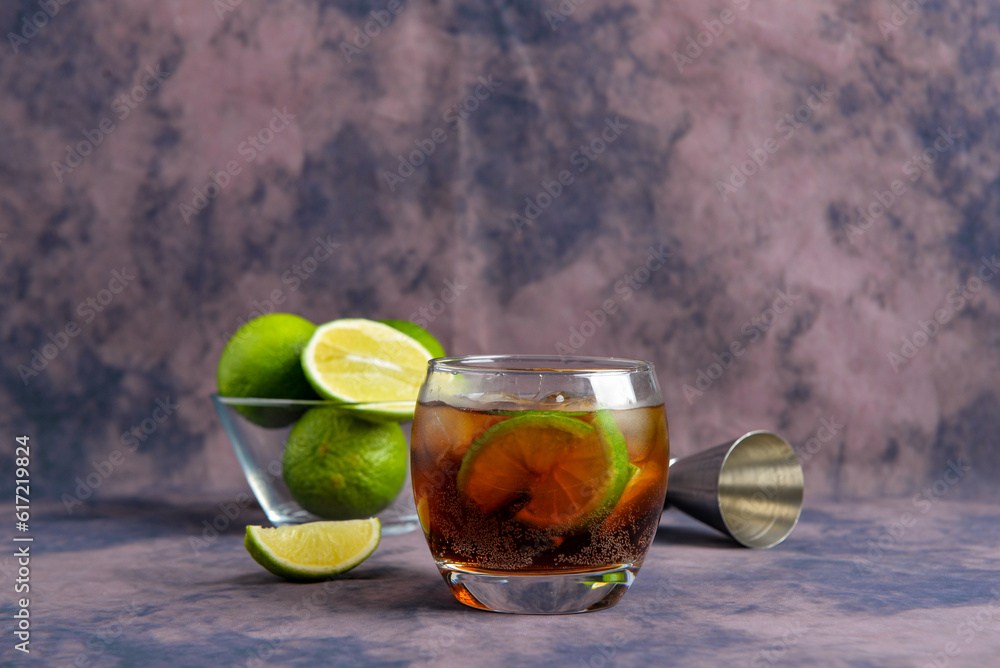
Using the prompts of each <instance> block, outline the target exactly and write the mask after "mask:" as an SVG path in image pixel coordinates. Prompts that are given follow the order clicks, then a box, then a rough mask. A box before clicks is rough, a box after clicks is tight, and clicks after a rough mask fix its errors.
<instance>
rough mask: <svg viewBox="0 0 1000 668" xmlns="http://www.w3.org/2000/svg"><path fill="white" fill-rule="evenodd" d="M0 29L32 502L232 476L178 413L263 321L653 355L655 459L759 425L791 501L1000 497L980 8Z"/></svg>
mask: <svg viewBox="0 0 1000 668" xmlns="http://www.w3.org/2000/svg"><path fill="white" fill-rule="evenodd" d="M53 12H54V13H53ZM50 13H51V14H52V15H49V14H50ZM0 26H2V28H3V32H4V33H5V34H6V39H5V43H4V44H3V45H2V55H0V90H2V91H3V96H2V98H0V145H2V150H0V257H2V265H0V267H2V268H0V275H2V293H3V297H2V302H0V341H2V346H3V347H2V367H3V385H2V388H0V406H2V414H0V427H2V429H0V438H2V439H4V446H3V451H4V452H12V449H13V448H12V446H13V438H14V436H15V435H16V434H19V433H28V434H30V435H32V436H33V437H34V439H35V441H34V443H35V444H36V446H37V450H36V454H35V456H34V460H33V461H34V466H35V469H34V470H33V475H32V477H33V482H34V483H35V484H36V487H35V492H36V494H38V493H43V492H44V493H45V494H47V495H50V496H52V497H54V498H58V497H59V496H60V495H62V494H64V493H70V494H72V493H73V490H74V487H75V482H74V480H75V479H76V478H77V477H78V476H86V475H87V474H88V473H91V472H92V471H93V470H94V468H93V467H94V466H95V465H100V464H101V462H103V461H106V460H107V459H108V458H109V457H110V456H111V454H112V453H113V452H114V451H115V450H119V451H121V452H123V453H125V456H124V461H123V462H122V463H120V464H118V465H116V467H115V470H114V471H113V473H112V474H111V475H110V476H108V477H107V479H106V480H103V481H102V483H101V485H100V488H99V489H97V490H96V492H95V494H96V495H97V496H99V497H108V498H110V497H116V496H129V495H140V496H152V497H155V496H156V495H161V494H176V493H184V492H188V491H196V490H213V491H223V490H225V491H228V490H235V489H238V488H240V487H241V486H242V485H243V484H244V483H243V479H242V475H241V473H240V471H239V468H238V465H237V462H236V460H235V457H234V456H233V454H232V452H231V451H230V449H229V445H228V443H227V442H226V440H225V437H224V435H223V433H222V430H221V427H220V425H219V423H218V420H217V418H216V416H215V414H214V413H213V411H212V409H211V407H210V404H209V401H208V395H209V394H210V393H211V392H212V391H213V390H214V367H215V364H216V361H217V359H218V355H219V353H220V352H221V350H222V347H223V345H224V343H225V341H226V336H227V335H228V334H229V333H231V332H233V331H234V330H235V329H236V327H237V326H238V325H239V323H240V322H241V321H243V320H245V319H246V318H247V317H248V316H249V315H251V314H252V313H253V312H254V310H255V309H259V308H264V309H267V308H268V302H271V301H277V302H280V303H279V305H278V307H279V309H280V310H285V311H291V312H295V313H299V314H301V315H304V316H306V317H308V318H310V319H312V320H314V321H317V322H323V321H326V320H331V319H334V318H337V317H343V316H364V317H372V318H389V317H393V318H410V317H414V318H423V319H424V320H425V321H426V322H427V323H428V328H429V329H431V330H432V331H433V332H434V333H435V334H437V335H439V336H440V337H441V338H442V340H443V341H444V342H445V344H446V346H447V347H448V348H449V349H450V351H452V352H455V353H485V352H536V353H542V352H557V350H558V351H562V352H564V351H565V350H567V349H570V350H575V351H576V352H580V353H583V354H594V355H611V354H613V355H619V356H632V357H640V358H648V359H651V360H653V361H654V362H655V363H656V365H657V368H658V371H659V378H660V381H661V383H662V386H663V389H664V393H665V397H666V401H667V404H668V411H669V415H670V431H671V436H672V441H673V446H674V450H675V452H677V453H680V454H685V453H689V452H693V451H695V450H698V449H700V448H703V447H707V446H709V445H713V444H715V443H717V442H721V441H722V440H724V439H725V438H727V437H730V436H734V435H737V434H739V433H742V432H743V431H745V430H748V429H751V428H771V429H776V430H779V431H780V432H781V433H783V434H784V435H785V436H786V437H787V438H789V440H791V441H793V442H794V443H795V444H796V446H797V447H799V448H800V449H801V450H802V458H803V462H804V466H805V470H806V478H807V484H808V486H809V489H808V494H809V496H810V497H811V498H812V499H817V500H818V499H822V498H824V497H873V496H878V495H900V494H913V493H916V492H918V491H919V490H921V489H923V488H924V487H926V486H927V485H928V484H930V483H933V482H934V481H936V480H939V479H941V478H942V476H943V475H944V474H945V472H946V471H947V470H948V468H949V465H950V464H949V463H951V464H953V465H960V466H968V467H969V468H970V469H971V470H969V471H967V472H965V473H964V474H963V477H962V478H961V482H960V484H957V485H956V486H955V487H954V489H949V491H948V494H949V495H952V496H955V497H959V496H980V497H984V496H986V497H989V498H1000V495H998V492H997V491H996V486H995V484H993V482H994V481H995V480H996V478H997V476H998V475H1000V454H998V450H997V445H998V443H997V434H998V432H1000V411H998V408H1000V407H998V383H997V372H998V369H1000V348H998V332H1000V327H998V325H1000V300H998V294H1000V292H998V288H1000V275H998V273H997V272H998V271H1000V267H998V266H997V264H996V262H997V254H1000V224H998V214H1000V180H998V176H997V173H998V168H1000V151H998V148H1000V123H998V117H997V109H998V107H1000V94H998V93H1000V80H998V78H997V71H998V67H1000V56H998V54H997V45H998V43H1000V12H998V10H997V6H996V4H995V3H993V2H986V1H976V2H959V1H958V0H940V1H938V0H928V1H926V2H900V3H892V2H887V1H885V0H879V1H877V2H874V3H861V2H853V1H851V0H808V1H805V2H796V3H786V2H779V1H778V0H718V1H716V2H710V3H704V2H697V1H695V0H673V1H669V2H657V1H655V0H608V1H605V0H562V2H556V0H551V1H550V2H539V3H534V2H527V1H521V2H500V1H499V0H491V1H487V0H482V1H473V0H466V1H463V0H441V1H435V0H388V1H386V2H383V1H382V0H375V1H374V2H364V1H361V0H341V1H335V0H299V1H296V2H290V1H283V0H270V1H264V2H240V1H239V0H171V2H124V1H123V0H92V1H90V2H75V1H71V2H65V3H62V2H60V3H57V2H41V3H39V2H36V1H35V0H17V1H14V0H10V1H8V2H4V3H3V4H2V6H0ZM413 314H415V315H413ZM734 352H735V353H736V354H734ZM685 386H688V387H685ZM164 406H166V408H164ZM154 415H155V416H159V417H164V418H165V419H163V420H161V421H159V422H156V421H155V420H153V416H154ZM144 420H145V421H146V423H145V424H146V426H147V428H148V427H150V426H151V425H154V424H155V431H153V433H151V434H149V435H146V434H143V439H144V440H142V441H141V442H139V444H138V448H137V449H136V451H135V452H129V451H128V450H127V448H125V447H124V445H123V443H122V440H121V439H122V434H123V433H125V432H126V431H127V430H129V429H130V428H132V427H133V426H136V425H141V424H143V421H144ZM809 439H813V440H809ZM0 463H2V465H3V468H4V470H6V471H10V467H11V466H12V462H11V459H10V458H9V457H5V458H3V460H2V462H0Z"/></svg>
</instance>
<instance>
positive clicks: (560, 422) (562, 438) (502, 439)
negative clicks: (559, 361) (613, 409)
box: [458, 411, 630, 533]
mask: <svg viewBox="0 0 1000 668" xmlns="http://www.w3.org/2000/svg"><path fill="white" fill-rule="evenodd" d="M592 415H593V417H592V418H591V422H592V424H588V423H587V422H585V421H584V420H582V419H579V418H575V417H568V416H565V415H561V414H559V413H556V412H551V411H522V414H521V415H520V416H518V417H513V418H511V419H509V420H506V421H504V422H501V423H499V424H497V425H494V426H493V427H490V428H489V429H488V430H487V431H486V432H484V433H483V435H482V436H480V437H479V438H478V439H477V440H476V441H475V442H474V443H473V444H472V446H471V447H470V448H469V449H468V451H467V452H466V453H465V456H464V457H463V459H462V466H461V468H460V469H459V472H458V489H459V492H460V493H461V494H462V495H463V496H464V497H465V498H467V499H469V500H471V501H472V502H473V503H475V504H476V505H477V506H479V508H480V509H482V510H483V511H484V512H486V513H492V512H496V511H499V510H501V509H503V508H510V509H511V511H512V512H513V518H514V519H515V520H516V521H518V522H521V523H523V524H527V525H529V526H532V527H535V528H539V529H548V530H552V531H556V532H560V533H572V532H575V531H580V530H584V529H587V528H590V527H592V526H594V525H595V524H596V523H598V522H600V521H602V520H603V519H604V518H605V517H607V515H608V513H610V512H611V509H612V508H613V507H614V505H615V504H616V503H617V502H618V499H619V497H621V494H622V490H624V488H625V484H626V483H627V482H628V479H629V476H630V469H629V462H628V450H627V448H626V446H625V439H624V438H623V437H622V434H621V431H620V430H619V429H618V426H617V425H616V424H615V421H614V418H613V417H612V415H611V414H610V412H609V411H597V412H595V413H593V414H592Z"/></svg>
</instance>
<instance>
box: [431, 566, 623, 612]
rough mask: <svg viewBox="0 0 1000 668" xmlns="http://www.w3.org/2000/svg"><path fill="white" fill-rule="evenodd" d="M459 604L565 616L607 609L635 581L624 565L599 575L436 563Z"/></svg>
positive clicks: (599, 571) (498, 610) (600, 571)
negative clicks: (522, 571) (508, 571)
mask: <svg viewBox="0 0 1000 668" xmlns="http://www.w3.org/2000/svg"><path fill="white" fill-rule="evenodd" d="M438 569H439V570H440V571H441V575H442V576H444V580H445V582H447V583H448V586H449V587H451V593H452V594H454V595H455V598H457V599H458V600H459V602H461V603H464V604H465V605H468V606H470V607H473V608H478V609H480V610H490V611H492V612H509V613H516V614H522V615H565V614H571V613H576V612H589V611H591V610H601V609H603V608H610V607H611V606H613V605H614V604H615V603H617V602H618V599H620V598H621V597H622V596H623V595H624V594H625V591H626V590H627V589H628V588H629V585H631V584H632V582H633V581H634V580H635V574H636V572H638V570H639V569H638V568H637V567H636V566H634V565H632V564H623V565H621V566H616V567H614V568H610V569H603V570H598V571H572V572H565V571H564V572H558V571H553V572H545V573H531V574H523V573H502V572H497V571H483V570H476V569H470V568H468V567H464V566H458V565H456V564H451V563H447V562H445V563H441V562H439V563H438Z"/></svg>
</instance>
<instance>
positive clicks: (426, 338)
mask: <svg viewBox="0 0 1000 668" xmlns="http://www.w3.org/2000/svg"><path fill="white" fill-rule="evenodd" d="M379 322H381V323H382V324H384V325H389V326H390V327H392V328H393V329H398V330H399V331H401V332H402V333H403V334H406V335H407V336H409V337H411V338H414V339H416V340H417V343H419V344H420V345H422V346H423V347H424V348H427V352H429V353H430V354H431V357H444V356H445V352H444V346H442V345H441V342H440V341H438V340H437V339H435V338H434V335H433V334H431V333H430V332H428V331H427V330H426V329H424V328H423V327H421V326H420V325H418V324H416V323H413V322H410V321H409V320H380V321H379Z"/></svg>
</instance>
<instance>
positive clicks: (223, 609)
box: [0, 499, 1000, 668]
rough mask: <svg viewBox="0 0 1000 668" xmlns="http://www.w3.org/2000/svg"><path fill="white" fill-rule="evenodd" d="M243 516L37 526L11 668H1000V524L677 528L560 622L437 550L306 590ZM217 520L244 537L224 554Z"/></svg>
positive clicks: (174, 512) (970, 507)
mask: <svg viewBox="0 0 1000 668" xmlns="http://www.w3.org/2000/svg"><path fill="white" fill-rule="evenodd" d="M225 510H226V509H225V508H223V507H221V506H219V505H218V503H214V502H212V501H207V502H204V503H192V502H191V501H190V500H188V501H187V502H185V503H174V504H170V503H166V502H152V501H137V500H122V501H118V502H112V501H95V502H92V503H90V504H89V505H87V506H86V507H84V508H81V507H76V508H74V513H73V514H72V515H69V514H67V513H66V512H65V511H64V509H62V508H61V506H60V507H58V508H57V507H51V508H49V509H48V512H47V513H46V512H36V513H34V515H33V518H32V525H31V532H30V535H32V536H33V537H34V542H32V543H30V546H31V555H32V558H31V566H30V568H31V574H30V587H31V589H30V614H31V641H30V646H29V648H30V650H31V651H30V654H27V655H25V654H22V653H20V652H17V651H15V650H14V649H13V645H14V642H16V641H14V640H12V639H11V638H12V636H11V634H10V633H9V632H7V633H6V634H5V635H6V637H7V640H5V642H4V645H5V646H4V648H3V650H2V652H0V656H3V657H5V661H4V663H6V660H7V659H12V660H14V662H15V663H16V664H17V665H46V666H50V665H70V666H202V665H213V666H216V665H217V666H221V665H238V666H255V665H302V666H312V665H335V666H366V665H380V666H381V665H385V666H411V665H413V666H421V665H427V666H431V665H433V666H469V665H476V666H505V667H506V666H525V665H542V666H552V665H559V666H562V665H569V666H592V667H594V668H598V667H601V666H645V665H662V666H675V665H676V666H700V665H705V666H720V665H736V666H744V665H745V666H752V667H759V666H782V665H787V666H890V667H895V666H917V667H923V666H938V667H939V666H945V665H947V666H977V667H979V666H997V665H1000V560H998V556H997V555H998V548H1000V510H998V509H997V508H996V507H995V506H994V505H989V504H983V503H972V502H969V503H965V502H951V501H948V500H946V499H938V500H936V501H935V502H934V503H920V504H917V503H915V502H914V501H913V500H911V499H895V500H883V501H873V502H869V503H864V504H862V503H832V502H830V503H823V504H821V503H814V504H812V505H811V506H810V505H809V504H808V503H807V508H806V510H805V511H804V513H803V516H802V519H801V521H800V523H799V525H798V526H797V527H796V529H795V531H794V532H793V533H792V535H791V536H790V537H789V539H788V540H787V541H786V542H785V543H783V544H781V545H779V546H777V547H775V548H774V549H771V550H766V551H755V550H747V549H744V548H740V547H737V546H736V545H735V544H734V543H732V542H731V541H729V540H728V539H727V538H724V537H723V536H721V535H720V534H717V533H716V532H714V531H713V530H711V529H709V528H707V527H702V526H701V525H698V524H697V523H695V522H694V521H693V520H690V519H688V518H686V517H684V516H683V515H681V514H680V513H678V512H677V511H675V510H669V511H667V512H666V513H664V516H663V520H662V522H661V528H660V531H659V533H658V534H657V536H656V540H655V543H654V545H653V546H652V548H651V549H650V552H649V555H648V557H647V559H646V563H645V565H644V566H643V568H642V571H641V572H640V573H639V577H638V579H637V580H636V583H635V584H634V585H633V587H632V589H631V590H630V591H629V592H628V593H627V594H626V596H625V598H624V599H623V600H622V601H621V603H619V604H618V605H617V606H616V607H614V608H611V609H609V610H605V611H601V612H596V613H589V614H584V615H564V616H543V617H535V616H519V615H501V614H493V613H486V612H480V611H476V610H472V609H470V608H466V607H464V606H462V605H460V604H459V603H457V602H456V601H455V600H454V599H453V598H452V596H451V594H450V592H449V591H448V589H447V587H446V586H445V584H444V583H443V582H442V580H441V578H440V577H439V576H438V574H437V572H436V570H435V568H434V565H433V563H432V561H431V558H430V554H429V552H428V550H427V547H426V545H425V544H424V541H423V537H422V536H421V534H420V532H419V531H416V532H413V533H410V534H406V535H402V536H390V537H385V538H384V539H383V541H382V544H381V545H380V547H379V548H378V550H377V551H376V552H375V554H374V555H373V556H372V557H371V558H370V559H369V560H367V561H366V562H365V563H363V564H361V565H360V566H359V567H357V568H356V569H354V570H353V571H352V572H350V573H348V574H347V575H346V576H345V577H342V578H341V579H337V580H332V581H329V582H325V583H317V584H307V585H303V584H291V583H286V582H284V581H282V580H280V579H278V578H276V577H274V576H272V575H271V574H270V573H267V572H266V571H264V570H263V569H262V568H260V567H259V566H258V565H257V564H256V563H254V561H253V560H252V559H251V558H250V556H249V555H248V554H247V552H246V551H245V550H244V548H243V544H242V543H243V527H244V526H245V525H246V524H263V523H266V521H265V518H264V516H263V514H262V513H261V512H260V511H259V510H258V509H257V508H256V507H250V508H244V509H240V510H239V515H238V516H237V517H235V518H234V519H232V520H231V521H230V520H228V519H224V518H225V517H226V516H225V512H224V511H225ZM230 510H232V508H230ZM213 520H214V521H215V522H216V523H217V524H218V525H220V526H224V525H226V524H228V525H229V526H228V527H227V528H226V529H225V530H224V531H222V532H220V533H218V534H217V535H214V536H213V532H210V531H207V530H206V529H205V527H206V526H208V525H209V524H210V523H211V522H212V521H213ZM206 537H207V539H206ZM15 545H16V544H15ZM11 552H12V550H11ZM16 571H17V566H16V564H15V560H14V557H12V556H5V557H4V558H3V559H2V560H0V579H2V583H0V586H2V588H3V590H4V591H5V592H6V595H5V597H4V602H2V603H0V605H2V608H3V611H2V614H3V617H4V618H5V619H7V620H8V622H7V623H6V626H8V627H10V626H11V622H10V621H9V620H11V619H12V614H13V611H14V608H13V606H14V605H16V604H15V603H14V602H13V598H9V597H10V592H11V591H12V590H13V581H14V579H15V578H16V577H17V575H16ZM18 596H20V595H18Z"/></svg>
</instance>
